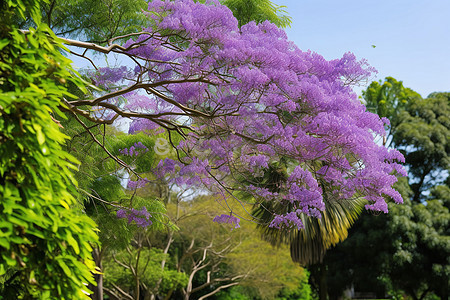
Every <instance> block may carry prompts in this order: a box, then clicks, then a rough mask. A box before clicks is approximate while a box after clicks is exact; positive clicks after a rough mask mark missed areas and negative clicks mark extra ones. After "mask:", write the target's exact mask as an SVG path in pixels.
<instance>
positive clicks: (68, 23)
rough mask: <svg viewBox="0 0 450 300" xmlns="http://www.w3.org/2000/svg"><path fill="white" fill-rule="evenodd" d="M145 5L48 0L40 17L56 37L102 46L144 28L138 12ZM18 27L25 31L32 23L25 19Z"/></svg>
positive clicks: (141, 0) (124, 0) (129, 0)
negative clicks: (100, 44)
mask: <svg viewBox="0 0 450 300" xmlns="http://www.w3.org/2000/svg"><path fill="white" fill-rule="evenodd" d="M147 5H148V4H147V1H146V0H102V1H96V0H48V1H43V3H42V5H41V13H42V17H43V20H42V21H43V22H45V23H47V25H48V26H49V27H50V29H52V30H53V31H54V32H55V34H57V35H59V36H64V37H71V38H78V39H80V40H84V41H92V42H96V43H105V42H106V41H108V40H109V39H112V38H113V37H115V36H117V35H124V34H129V33H133V32H138V31H140V30H141V29H142V27H143V26H145V24H146V21H145V17H144V15H143V14H142V13H141V11H142V9H145V8H146V7H147ZM18 23H19V25H20V26H21V27H23V28H27V27H28V26H30V25H32V24H33V20H32V19H31V18H30V17H29V16H28V18H27V19H26V20H25V21H24V20H21V21H20V22H18Z"/></svg>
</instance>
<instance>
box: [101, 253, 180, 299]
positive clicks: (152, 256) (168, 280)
mask: <svg viewBox="0 0 450 300" xmlns="http://www.w3.org/2000/svg"><path fill="white" fill-rule="evenodd" d="M111 255H113V256H114V260H113V259H108V260H107V261H106V263H105V285H106V286H111V285H113V284H114V285H116V286H120V287H121V289H122V290H124V291H129V293H130V294H132V292H130V291H133V290H134V289H135V288H136V285H135V284H136V281H135V280H133V277H135V276H137V277H138V278H139V280H140V282H141V284H144V285H145V286H147V287H148V288H150V289H152V287H154V286H156V284H157V282H158V281H159V280H161V283H160V290H159V293H160V294H161V295H165V294H167V292H168V291H170V290H173V289H179V288H182V287H184V286H186V285H187V281H188V277H187V275H186V274H185V273H182V272H178V271H177V270H175V269H173V268H172V269H170V268H168V267H166V268H165V269H164V270H162V269H161V261H162V260H163V259H167V258H168V257H167V254H164V253H163V251H162V250H161V249H157V248H150V247H149V248H147V247H144V248H139V249H136V248H128V249H125V250H122V251H119V252H117V253H112V254H111ZM115 261H120V262H125V263H122V264H118V263H115ZM125 266H128V267H125ZM129 266H132V267H134V269H131V268H130V267H129ZM134 272H136V273H134Z"/></svg>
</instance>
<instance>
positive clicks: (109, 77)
mask: <svg viewBox="0 0 450 300" xmlns="http://www.w3.org/2000/svg"><path fill="white" fill-rule="evenodd" d="M88 75H89V76H90V78H91V80H92V83H93V84H94V85H96V86H98V87H101V88H104V89H109V88H111V87H113V86H115V85H116V84H117V83H118V82H122V81H123V80H124V79H125V78H128V77H129V75H130V71H129V70H128V68H127V67H126V66H121V67H117V68H110V67H102V68H98V69H97V70H96V71H94V72H91V73H90V74H88Z"/></svg>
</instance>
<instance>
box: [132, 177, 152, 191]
mask: <svg viewBox="0 0 450 300" xmlns="http://www.w3.org/2000/svg"><path fill="white" fill-rule="evenodd" d="M149 182H150V181H149V180H148V179H147V178H140V179H138V180H129V181H128V184H127V188H128V189H130V190H135V189H140V188H143V187H144V186H146V185H147V184H148V183H149Z"/></svg>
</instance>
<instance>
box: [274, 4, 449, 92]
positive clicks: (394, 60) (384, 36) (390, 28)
mask: <svg viewBox="0 0 450 300" xmlns="http://www.w3.org/2000/svg"><path fill="white" fill-rule="evenodd" d="M272 2H274V3H276V4H277V5H284V6H286V7H287V8H286V10H287V12H288V14H289V15H290V16H291V17H292V24H291V28H287V29H286V33H287V35H288V37H289V39H290V40H292V41H294V42H295V44H296V45H297V46H298V47H299V48H300V49H302V50H308V49H310V50H311V51H314V52H317V53H319V54H321V55H322V56H324V57H325V58H326V59H335V58H340V57H342V55H343V54H344V53H345V52H353V53H354V54H355V55H356V56H357V57H358V58H365V59H367V60H368V62H369V64H370V65H372V66H373V67H375V68H376V69H377V70H378V72H379V73H378V74H376V77H375V78H373V79H375V80H380V79H382V80H383V79H384V78H385V77H387V76H392V77H394V78H395V79H397V80H401V81H403V85H404V86H405V87H409V88H411V89H413V90H415V91H416V92H418V93H419V94H421V95H422V97H426V96H428V95H429V94H430V93H432V92H436V91H450V0H408V1H406V0H377V1H374V0H272ZM372 45H374V46H375V47H373V46H372ZM363 89H364V87H361V88H359V89H355V90H356V91H357V92H358V93H359V92H360V91H361V90H363Z"/></svg>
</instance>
